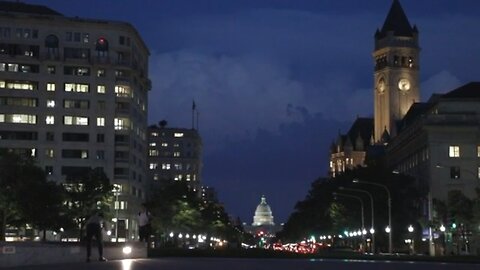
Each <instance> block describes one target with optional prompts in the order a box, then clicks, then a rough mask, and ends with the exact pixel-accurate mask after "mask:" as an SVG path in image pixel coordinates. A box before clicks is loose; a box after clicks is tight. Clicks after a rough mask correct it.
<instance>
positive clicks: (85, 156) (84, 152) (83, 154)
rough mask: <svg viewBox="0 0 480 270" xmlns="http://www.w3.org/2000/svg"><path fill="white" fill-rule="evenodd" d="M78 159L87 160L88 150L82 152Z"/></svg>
mask: <svg viewBox="0 0 480 270" xmlns="http://www.w3.org/2000/svg"><path fill="white" fill-rule="evenodd" d="M80 157H81V158H83V159H87V158H88V150H82V152H81V153H80Z"/></svg>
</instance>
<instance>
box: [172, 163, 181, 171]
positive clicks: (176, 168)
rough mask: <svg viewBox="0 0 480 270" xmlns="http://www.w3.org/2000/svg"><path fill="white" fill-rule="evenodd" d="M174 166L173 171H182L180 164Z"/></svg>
mask: <svg viewBox="0 0 480 270" xmlns="http://www.w3.org/2000/svg"><path fill="white" fill-rule="evenodd" d="M174 166H175V170H182V164H181V163H176V164H175V165H174Z"/></svg>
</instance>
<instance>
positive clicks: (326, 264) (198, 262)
mask: <svg viewBox="0 0 480 270" xmlns="http://www.w3.org/2000/svg"><path fill="white" fill-rule="evenodd" d="M0 268H1V266H0ZM3 269H23V270H42V269H48V270H64V269H66V270H80V269H89V270H90V269H92V270H97V269H98V270H101V269H105V270H107V269H111V270H153V269H162V270H167V269H168V270H192V269H195V270H270V269H271V270H287V269H289V270H290V269H291V270H319V269H321V270H343V269H345V270H346V269H349V270H351V269H363V270H376V269H378V270H388V269H392V270H397V269H398V270H404V269H412V270H416V269H418V270H420V269H421V270H425V269H438V270H444V269H445V270H446V269H452V270H453V269H454V270H470V269H472V270H473V269H475V270H478V269H480V264H469V263H460V264H458V263H440V262H413V261H383V260H375V261H372V260H358V259H355V260H354V259H344V260H341V259H248V258H192V257H190V258H189V257H175V258H173V257H165V258H156V259H125V260H117V261H108V262H90V263H74V264H51V265H41V266H24V267H16V268H3Z"/></svg>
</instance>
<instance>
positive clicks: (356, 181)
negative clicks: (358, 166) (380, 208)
mask: <svg viewBox="0 0 480 270" xmlns="http://www.w3.org/2000/svg"><path fill="white" fill-rule="evenodd" d="M353 183H359V184H366V185H372V186H377V187H381V188H383V189H384V190H385V191H386V192H387V197H388V199H387V207H388V227H389V228H390V232H389V233H388V253H390V254H392V251H393V243H392V234H393V229H392V196H391V194H390V190H389V189H388V187H387V186H385V185H383V184H379V183H374V182H368V181H360V180H358V179H353Z"/></svg>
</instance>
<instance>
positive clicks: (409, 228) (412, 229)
mask: <svg viewBox="0 0 480 270" xmlns="http://www.w3.org/2000/svg"><path fill="white" fill-rule="evenodd" d="M414 230H415V229H414V228H413V226H412V225H410V226H408V232H409V233H410V234H411V235H410V237H411V240H410V245H411V249H412V253H413V254H415V240H414V235H413V234H412V233H413V231H414Z"/></svg>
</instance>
